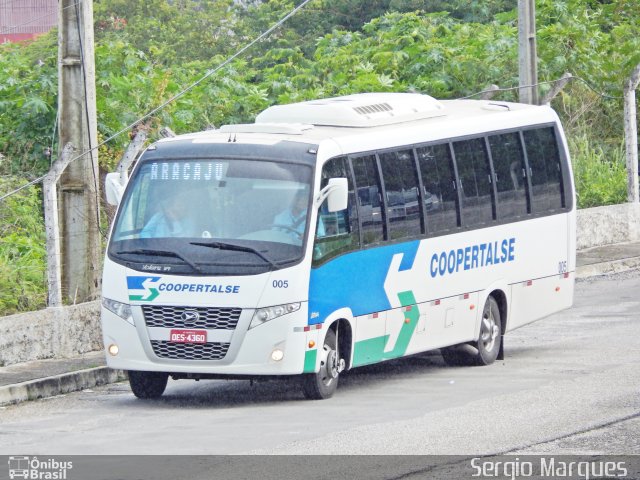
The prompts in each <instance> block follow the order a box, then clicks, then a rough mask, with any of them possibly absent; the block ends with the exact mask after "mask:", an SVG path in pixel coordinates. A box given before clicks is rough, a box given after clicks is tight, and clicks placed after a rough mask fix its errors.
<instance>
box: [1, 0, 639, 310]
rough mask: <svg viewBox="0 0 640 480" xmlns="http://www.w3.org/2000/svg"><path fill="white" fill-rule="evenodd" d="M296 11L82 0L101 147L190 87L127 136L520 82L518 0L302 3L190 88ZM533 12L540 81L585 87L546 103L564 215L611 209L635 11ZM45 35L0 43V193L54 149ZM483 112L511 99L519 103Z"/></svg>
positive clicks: (627, 1) (10, 246) (39, 270)
mask: <svg viewBox="0 0 640 480" xmlns="http://www.w3.org/2000/svg"><path fill="white" fill-rule="evenodd" d="M299 3H300V1H299V0H270V1H266V2H252V1H245V2H237V1H234V0H175V1H171V2H168V1H166V0H145V1H133V2H132V1H129V0H95V1H94V13H95V15H94V16H95V32H96V87H97V107H98V130H99V138H100V140H104V139H106V138H109V137H111V136H113V135H114V134H116V133H117V132H120V131H121V130H128V128H127V127H128V126H129V125H131V124H133V123H134V122H138V121H139V119H141V118H142V117H143V116H145V115H146V114H147V113H149V112H151V111H153V110H155V109H156V107H158V106H160V105H163V104H164V103H165V102H168V101H169V100H170V99H173V98H174V97H175V96H176V95H178V94H180V93H182V92H183V91H184V89H185V88H187V87H190V86H192V85H193V86H192V87H190V88H189V89H188V91H186V92H185V94H184V95H181V96H180V97H179V98H178V99H176V100H175V101H172V102H170V103H168V104H167V105H166V106H165V107H164V108H162V109H160V110H158V111H156V112H155V113H154V114H153V115H150V116H149V118H145V119H144V120H141V121H140V122H139V125H138V126H140V127H143V128H147V129H148V130H149V131H150V136H151V138H152V139H153V138H154V137H155V136H156V132H157V130H158V128H159V127H161V126H168V127H170V128H172V129H173V130H174V131H176V132H177V133H183V132H187V131H197V130H202V129H205V128H208V127H210V126H212V125H215V126H220V125H223V124H228V123H237V122H251V121H253V119H254V117H255V115H256V114H257V113H258V112H260V111H261V110H263V109H264V108H266V107H268V106H269V105H272V104H274V103H289V102H296V101H301V100H308V99H312V98H318V97H328V96H334V95H341V94H349V93H356V92H364V91H419V92H423V93H427V94H429V95H432V96H434V97H437V98H457V97H462V96H467V95H470V94H473V93H476V92H479V91H481V90H484V89H485V88H486V87H487V86H488V85H490V84H497V85H499V86H501V87H510V86H516V85H517V83H518V63H517V42H518V39H517V12H516V10H515V7H516V4H517V2H516V0H487V1H482V2H479V1H473V2H468V1H464V0H341V1H339V2H336V1H335V0H315V1H314V2H311V3H310V4H308V5H307V6H306V7H305V9H303V10H302V11H300V12H299V13H298V14H297V15H296V16H294V17H292V18H291V19H289V21H288V22H287V23H286V24H285V25H284V26H283V27H281V28H280V29H278V30H276V31H274V32H273V33H272V34H271V35H270V36H269V38H267V39H264V40H262V41H261V42H260V43H258V44H257V45H255V46H254V47H252V49H251V50H249V51H248V52H247V54H246V55H244V56H243V57H242V58H239V59H236V60H235V61H234V62H233V63H232V64H230V65H228V66H227V67H225V68H224V69H222V70H220V71H218V72H216V73H215V74H213V75H211V76H210V77H209V78H207V79H205V80H203V81H202V82H199V83H198V84H197V85H194V82H196V81H197V80H200V79H202V77H203V75H204V74H205V73H206V72H210V71H212V70H213V69H217V67H218V66H219V65H220V64H221V63H222V62H223V61H224V60H225V59H226V58H228V57H229V56H230V55H232V54H234V53H236V52H237V51H238V49H239V48H241V47H243V46H245V45H246V44H247V43H248V42H249V41H251V40H253V39H255V38H257V37H258V35H260V34H261V33H262V32H264V31H265V30H266V29H267V28H269V27H271V26H272V25H273V24H274V23H275V22H276V21H278V20H279V19H281V18H282V17H283V16H284V15H285V14H286V13H288V12H290V11H291V9H292V8H293V7H294V6H295V5H297V4H299ZM536 8H537V19H536V22H537V29H538V57H539V59H540V61H539V78H540V80H541V81H549V80H554V79H557V78H559V77H560V76H561V75H562V74H563V73H565V72H570V73H572V74H573V75H574V76H579V77H581V78H583V79H585V80H586V81H587V82H588V85H587V84H586V83H584V82H582V81H578V80H575V81H573V82H571V83H570V84H569V85H567V87H565V89H564V90H563V92H562V93H561V94H560V95H559V96H558V97H556V99H554V100H553V102H552V106H553V107H554V108H555V109H556V111H557V112H558V113H559V115H560V116H561V118H562V121H563V123H564V125H565V129H566V132H567V137H568V138H569V141H570V148H571V151H572V156H573V161H574V166H575V178H576V185H577V190H578V204H579V206H580V207H581V208H584V207H588V206H594V205H602V204H610V203H617V202H623V201H625V198H626V194H625V185H626V179H625V176H626V175H625V173H624V161H623V160H622V155H623V150H622V148H621V147H620V145H621V144H622V138H623V118H622V102H621V99H620V97H621V94H622V87H623V85H624V82H625V80H626V79H627V77H628V76H629V74H630V73H631V71H632V70H633V68H634V67H635V66H636V65H637V64H639V63H640V23H639V22H638V21H637V18H638V16H639V14H640V11H639V9H638V2H637V0H616V1H615V2H614V1H609V0H607V1H596V0H537V2H536ZM56 35H57V34H56V32H55V31H53V32H51V33H49V34H48V35H44V36H42V37H40V38H39V39H38V40H36V41H34V42H31V43H29V44H20V45H12V44H4V45H0V154H1V155H0V175H3V176H5V177H7V176H10V178H12V180H7V179H5V180H2V183H0V191H8V190H10V189H11V187H12V186H17V185H20V184H21V183H22V181H26V180H24V179H25V178H34V177H35V176H38V175H41V174H43V173H45V172H46V171H47V170H48V168H49V164H50V158H49V157H47V156H46V155H45V152H46V150H47V149H48V148H49V147H51V146H52V145H53V146H54V151H56V150H57V149H58V146H57V144H55V142H54V139H55V138H56V135H57V133H56V131H55V128H54V127H55V125H56V114H57V89H58V87H57V49H56V43H57V42H56ZM550 87H551V85H542V86H541V87H540V93H541V94H544V93H545V92H546V91H547V90H548V89H549V88H550ZM594 90H597V91H599V92H606V93H607V94H608V96H602V95H600V94H599V93H596V92H594ZM496 98H498V99H501V100H517V91H515V90H513V91H510V92H503V93H500V94H499V95H498V96H497V97H496ZM128 142H129V136H128V135H120V136H118V137H116V138H115V139H113V140H112V141H110V142H109V143H108V144H107V145H105V146H103V147H101V150H100V155H99V158H100V165H101V168H102V169H103V170H113V168H114V167H115V164H116V162H117V161H118V160H119V159H120V157H121V155H122V152H123V151H124V148H125V147H126V146H127V144H128ZM0 178H2V177H0ZM21 180H22V181H21ZM28 192H29V193H28ZM38 202H39V195H38V193H37V190H35V189H32V190H27V191H25V192H22V193H21V194H20V195H17V196H15V197H11V199H10V200H9V201H8V202H7V201H5V202H3V203H0V314H2V313H6V312H12V311H17V310H20V309H23V308H30V307H33V306H34V305H35V306H37V305H42V304H44V293H43V284H44V280H43V279H44V273H43V272H44V267H43V262H44V254H43V245H44V240H43V236H42V235H43V233H42V225H41V224H42V222H41V220H38V219H39V218H41V215H40V213H39V207H38V205H39V203H38ZM23 257H24V258H23ZM16 298H18V299H19V298H22V299H23V300H20V301H15V300H11V299H16ZM26 299H28V301H27V300H26ZM12 301H13V302H14V303H11V302H12ZM16 302H17V303H16ZM20 302H22V303H20ZM25 302H26V303H25ZM31 302H35V303H31ZM27 303H28V304H27Z"/></svg>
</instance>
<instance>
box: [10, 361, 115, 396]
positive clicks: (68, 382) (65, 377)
mask: <svg viewBox="0 0 640 480" xmlns="http://www.w3.org/2000/svg"><path fill="white" fill-rule="evenodd" d="M126 378H127V377H126V375H125V373H124V372H123V371H122V370H113V369H111V368H109V367H96V368H88V369H86V370H78V371H75V372H70V373H63V374H60V375H54V376H51V377H45V378H38V379H36V380H29V381H27V382H22V383H17V384H14V385H6V386H3V387H0V405H11V404H15V403H20V402H25V401H28V400H37V399H39V398H46V397H53V396H55V395H61V394H63V393H70V392H76V391H79V390H84V389H85V388H92V387H95V386H98V385H106V384H108V383H115V382H120V381H123V380H126Z"/></svg>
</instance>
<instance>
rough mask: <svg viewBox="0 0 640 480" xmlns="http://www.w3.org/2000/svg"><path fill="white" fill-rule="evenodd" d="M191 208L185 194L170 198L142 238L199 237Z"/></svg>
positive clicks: (149, 222)
mask: <svg viewBox="0 0 640 480" xmlns="http://www.w3.org/2000/svg"><path fill="white" fill-rule="evenodd" d="M191 208H193V205H191V204H190V202H189V198H188V194H187V193H185V192H180V193H177V194H176V195H174V196H173V197H170V198H168V199H167V200H165V201H163V202H162V203H161V205H160V210H159V211H158V212H156V213H155V214H154V215H153V216H152V217H151V219H150V220H149V221H148V222H147V224H146V225H145V226H144V228H143V229H142V230H141V231H140V238H160V237H193V236H198V235H197V228H196V225H195V222H194V221H193V219H192V218H190V216H189V211H190V209H191Z"/></svg>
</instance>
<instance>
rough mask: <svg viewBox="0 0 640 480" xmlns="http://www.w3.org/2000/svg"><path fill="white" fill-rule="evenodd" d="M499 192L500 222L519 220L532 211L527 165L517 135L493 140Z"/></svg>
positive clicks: (498, 136) (492, 145)
mask: <svg viewBox="0 0 640 480" xmlns="http://www.w3.org/2000/svg"><path fill="white" fill-rule="evenodd" d="M489 147H490V148H491V159H492V161H493V170H494V172H495V180H496V189H497V191H498V202H497V203H498V205H497V218H498V220H509V219H516V218H518V217H522V216H524V215H526V214H527V213H528V212H529V211H530V207H528V205H527V190H528V184H527V177H526V175H525V168H526V165H525V163H524V154H523V152H522V144H521V142H520V135H519V134H518V133H517V132H513V133H505V134H503V135H492V136H490V137H489Z"/></svg>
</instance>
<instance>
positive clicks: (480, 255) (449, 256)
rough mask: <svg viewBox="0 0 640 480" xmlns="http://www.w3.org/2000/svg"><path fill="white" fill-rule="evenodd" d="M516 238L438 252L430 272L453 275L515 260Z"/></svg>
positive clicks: (434, 255)
mask: <svg viewBox="0 0 640 480" xmlns="http://www.w3.org/2000/svg"><path fill="white" fill-rule="evenodd" d="M515 248H516V239H515V238H505V239H503V240H496V241H494V242H487V243H478V244H475V245H468V246H466V247H463V248H455V249H451V250H445V251H442V252H436V253H434V254H433V255H432V256H431V260H430V262H429V272H430V273H431V276H432V277H434V278H435V277H437V276H441V277H442V276H445V275H451V274H454V273H458V272H460V271H465V270H474V269H476V268H484V267H488V266H491V265H499V264H502V263H508V262H513V261H514V260H515V258H516V253H515Z"/></svg>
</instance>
